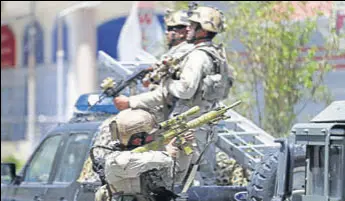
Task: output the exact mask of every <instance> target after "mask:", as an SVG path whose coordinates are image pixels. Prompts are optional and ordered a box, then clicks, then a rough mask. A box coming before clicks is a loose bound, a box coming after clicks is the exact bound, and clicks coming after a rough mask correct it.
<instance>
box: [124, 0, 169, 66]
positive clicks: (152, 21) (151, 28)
mask: <svg viewBox="0 0 345 201" xmlns="http://www.w3.org/2000/svg"><path fill="white" fill-rule="evenodd" d="M117 49H118V53H119V60H120V61H135V60H136V58H137V56H139V57H140V56H142V55H143V51H144V52H148V53H150V54H152V55H153V56H155V57H159V56H160V55H161V54H163V53H164V50H165V48H164V33H163V29H162V26H161V25H160V23H159V20H158V17H157V15H156V14H155V11H154V4H153V2H147V1H144V2H143V1H141V2H137V1H136V2H134V3H133V6H132V9H131V12H130V14H129V16H128V18H127V20H126V22H125V24H124V25H123V27H122V29H121V33H120V37H119V42H118V46H117ZM148 59H149V60H151V59H152V58H148ZM141 60H142V58H141Z"/></svg>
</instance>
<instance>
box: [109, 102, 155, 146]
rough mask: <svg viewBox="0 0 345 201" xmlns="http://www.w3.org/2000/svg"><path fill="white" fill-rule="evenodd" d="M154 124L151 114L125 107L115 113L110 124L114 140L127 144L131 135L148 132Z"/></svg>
mask: <svg viewBox="0 0 345 201" xmlns="http://www.w3.org/2000/svg"><path fill="white" fill-rule="evenodd" d="M155 125H156V119H155V117H154V115H153V114H151V113H149V112H148V111H145V110H142V109H131V108H129V109H126V110H123V111H121V112H120V113H118V114H117V115H116V118H115V121H112V122H111V124H110V127H111V134H112V137H113V139H114V140H118V141H119V142H120V143H121V144H123V145H125V146H127V145H128V142H129V139H131V137H132V135H135V134H138V133H147V134H148V133H150V132H151V131H152V130H153V129H154V128H155Z"/></svg>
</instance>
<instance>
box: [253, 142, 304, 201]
mask: <svg viewBox="0 0 345 201" xmlns="http://www.w3.org/2000/svg"><path fill="white" fill-rule="evenodd" d="M279 153H280V152H279V151H277V152H274V153H270V154H268V155H265V156H264V158H263V159H262V161H261V163H260V164H259V165H258V166H257V168H256V169H255V171H254V172H253V174H252V177H251V179H250V183H249V185H248V186H247V191H248V201H269V200H272V198H273V196H274V191H275V188H276V176H277V168H278V156H279ZM295 156H296V160H295V168H294V170H293V178H294V182H293V190H303V189H304V180H303V179H301V178H304V176H305V166H304V151H303V150H301V149H300V148H298V149H296V151H295Z"/></svg>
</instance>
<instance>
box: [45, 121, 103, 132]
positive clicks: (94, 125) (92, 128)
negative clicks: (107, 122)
mask: <svg viewBox="0 0 345 201" xmlns="http://www.w3.org/2000/svg"><path fill="white" fill-rule="evenodd" d="M101 123H102V121H84V122H76V123H71V122H67V123H62V124H59V125H58V126H56V127H55V128H54V129H53V130H51V131H50V132H49V134H48V135H50V134H54V133H65V132H67V131H72V132H74V131H89V132H96V131H97V130H98V128H99V126H100V125H101Z"/></svg>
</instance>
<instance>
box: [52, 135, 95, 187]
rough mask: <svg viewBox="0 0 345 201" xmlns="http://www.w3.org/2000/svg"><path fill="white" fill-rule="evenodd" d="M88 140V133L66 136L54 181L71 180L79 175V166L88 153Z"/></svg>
mask: <svg viewBox="0 0 345 201" xmlns="http://www.w3.org/2000/svg"><path fill="white" fill-rule="evenodd" d="M90 140H91V138H90V136H89V135H88V134H72V135H71V136H70V137H69V138H68V140H67V143H66V146H65V150H64V151H63V154H62V157H61V162H60V163H59V168H58V170H57V173H56V176H55V178H54V182H72V181H74V180H75V179H76V177H77V176H79V171H80V168H81V166H82V164H83V163H84V160H85V158H86V155H87V154H88V153H89V145H90Z"/></svg>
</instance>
